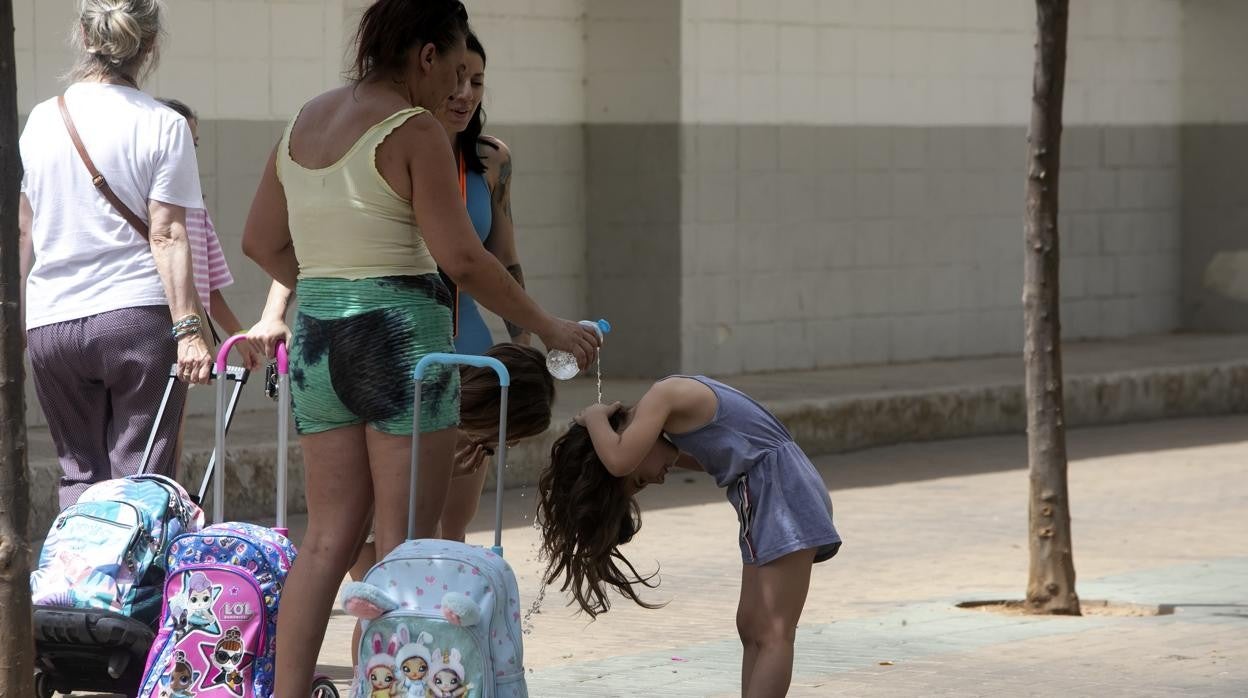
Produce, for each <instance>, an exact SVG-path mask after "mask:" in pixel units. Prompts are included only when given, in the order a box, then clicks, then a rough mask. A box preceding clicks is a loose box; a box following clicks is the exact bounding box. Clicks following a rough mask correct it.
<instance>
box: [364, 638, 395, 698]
mask: <svg viewBox="0 0 1248 698" xmlns="http://www.w3.org/2000/svg"><path fill="white" fill-rule="evenodd" d="M371 641H372V646H373V656H371V657H369V658H368V663H367V664H365V665H364V669H365V672H366V676H367V678H368V694H367V695H368V698H393V696H395V695H397V694H396V693H395V692H394V688H395V682H396V676H395V673H394V667H395V657H394V654H395V652H397V651H398V650H399V644H398V638H397V637H392V638H390V643H389V645H387V646H385V647H382V645H381V633H378V632H374V633H373V635H372V638H371Z"/></svg>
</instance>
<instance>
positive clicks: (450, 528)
mask: <svg viewBox="0 0 1248 698" xmlns="http://www.w3.org/2000/svg"><path fill="white" fill-rule="evenodd" d="M489 466H490V464H489V463H486V464H485V465H483V466H481V467H480V468H478V469H477V472H475V473H473V474H472V475H466V476H464V477H457V478H455V479H454V480H451V492H450V494H448V495H447V497H446V506H445V507H443V508H442V537H443V538H445V539H447V540H457V541H460V542H461V543H462V542H463V540H464V537H465V536H466V535H467V534H468V524H470V523H472V517H473V516H476V514H477V506H478V505H479V504H480V503H481V490H482V489H484V488H485V475H486V470H487V469H488V468H489Z"/></svg>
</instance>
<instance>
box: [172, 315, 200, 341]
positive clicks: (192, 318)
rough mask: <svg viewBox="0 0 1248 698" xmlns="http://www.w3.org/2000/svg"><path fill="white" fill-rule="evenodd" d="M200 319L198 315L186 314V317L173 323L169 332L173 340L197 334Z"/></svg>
mask: <svg viewBox="0 0 1248 698" xmlns="http://www.w3.org/2000/svg"><path fill="white" fill-rule="evenodd" d="M199 328H200V319H199V316H198V315H187V316H186V317H184V318H182V319H181V320H178V321H177V322H175V323H173V329H172V330H171V333H172V334H173V338H174V339H175V340H180V339H183V338H184V337H191V336H194V335H197V334H199Z"/></svg>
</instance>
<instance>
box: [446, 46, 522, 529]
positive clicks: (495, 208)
mask: <svg viewBox="0 0 1248 698" xmlns="http://www.w3.org/2000/svg"><path fill="white" fill-rule="evenodd" d="M467 64H468V75H469V85H468V89H466V90H461V91H460V92H459V93H458V94H455V95H452V96H451V98H450V99H449V100H447V103H446V105H445V107H444V108H442V109H439V110H438V111H437V113H436V115H437V117H438V121H440V122H441V123H442V125H443V126H444V127H445V128H446V132H447V133H448V134H449V135H450V136H451V140H452V141H453V143H454V150H455V157H456V160H457V161H458V162H459V172H460V182H461V185H460V187H461V189H460V191H461V192H462V193H463V196H464V199H465V202H466V203H467V206H468V217H469V218H471V219H472V227H473V228H475V229H476V231H477V236H478V237H480V238H481V243H482V244H483V245H485V249H486V250H488V251H489V252H490V253H492V254H493V255H494V256H495V257H497V258H498V261H499V262H500V263H501V264H502V265H503V266H504V267H506V268H507V271H509V272H511V275H512V276H513V277H515V279H516V281H517V282H518V283H519V284H520V285H521V286H524V272H523V271H522V270H521V268H520V256H519V255H518V254H517V253H516V233H515V226H514V225H513V223H512V218H511V153H510V152H509V151H508V150H507V146H506V145H504V144H503V142H502V141H500V140H498V139H497V138H494V137H492V136H486V135H483V134H482V130H483V129H484V127H485V110H484V109H483V108H482V106H481V99H482V97H483V96H484V94H485V48H484V47H483V46H482V45H481V41H480V40H479V39H478V38H477V37H476V35H474V34H471V33H470V34H469V35H468V54H467ZM458 299H459V313H458V323H457V332H456V334H455V351H456V352H458V353H460V354H484V353H485V351H486V350H487V349H489V348H490V347H491V346H492V345H493V344H494V339H493V338H492V337H491V336H490V330H489V328H488V327H486V325H485V320H484V319H483V318H482V317H481V311H480V310H479V309H478V308H477V304H476V302H475V301H473V299H472V297H471V296H469V295H468V294H466V293H463V292H462V291H460V292H459V293H458ZM507 334H508V335H510V339H511V341H512V342H515V343H517V344H525V345H527V344H528V343H529V333H528V332H526V331H525V330H524V329H523V328H520V327H516V326H515V325H512V324H510V323H507ZM465 448H471V449H476V450H480V451H483V452H484V451H487V450H489V445H488V444H459V446H458V447H457V449H456V450H457V451H462V450H464V449H465ZM478 455H484V454H483V453H482V454H478ZM478 460H479V459H478ZM487 470H488V469H487V468H477V469H476V471H475V472H473V473H472V474H471V475H465V476H463V477H457V478H455V479H454V480H452V481H451V489H450V492H449V493H448V495H447V498H446V505H445V506H444V507H443V508H442V529H441V537H442V538H446V539H448V540H459V541H462V540H463V539H464V534H465V532H466V529H467V527H468V524H469V522H471V521H472V517H473V515H474V514H476V512H477V503H478V501H479V500H480V498H481V489H482V487H483V486H484V484H485V474H486V471H487Z"/></svg>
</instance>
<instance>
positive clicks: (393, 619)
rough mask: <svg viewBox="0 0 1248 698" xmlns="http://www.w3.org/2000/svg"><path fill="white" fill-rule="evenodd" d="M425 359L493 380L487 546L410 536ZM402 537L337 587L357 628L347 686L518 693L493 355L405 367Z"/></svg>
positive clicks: (442, 695)
mask: <svg viewBox="0 0 1248 698" xmlns="http://www.w3.org/2000/svg"><path fill="white" fill-rule="evenodd" d="M433 364H451V365H456V364H466V365H470V366H480V367H488V368H492V369H494V371H495V372H496V373H497V374H498V378H499V385H500V387H501V395H500V398H499V400H500V404H499V427H498V435H499V436H498V438H499V442H498V450H497V456H498V466H497V467H498V477H497V480H496V485H495V487H496V496H495V510H494V546H493V547H492V548H482V547H478V546H475V545H467V544H465V543H458V542H455V541H445V540H412V536H413V535H414V532H415V531H414V529H415V524H416V512H415V505H416V481H417V478H416V473H417V469H418V467H419V466H418V462H417V461H418V457H419V453H420V441H419V440H420V428H419V426H420V385H421V379H422V377H423V376H424V372H425V370H426V368H427V367H429V366H431V365H433ZM414 378H415V384H416V388H415V402H414V404H415V415H414V416H413V418H412V441H413V443H412V471H411V490H410V500H409V508H408V532H407V535H408V540H407V542H405V543H403V544H402V545H400V546H399V547H397V548H395V549H394V550H393V551H392V552H391V553H390V554H389V555H387V556H386V557H385V559H383V560H382V561H381V562H379V563H377V564H376V565H375V566H374V567H373V568H372V569H371V570H369V572H368V574H367V575H366V576H365V577H364V580H363V581H361V582H353V583H351V584H348V585H347V586H346V587H345V588H344V589H343V594H342V596H343V606H344V607H345V608H346V610H347V611H348V612H349V613H351V614H352V615H354V616H356V617H358V618H360V619H361V621H362V623H363V633H362V636H361V640H360V647H359V665H358V668H357V670H356V675H355V679H354V681H353V689H354V693H353V695H356V696H378V695H385V696H394V697H395V698H400V697H401V698H415V697H417V696H419V697H420V698H426V697H427V696H433V697H434V698H449V697H450V696H454V697H455V698H520V697H524V696H527V695H528V688H527V686H526V683H525V677H524V648H523V636H522V634H521V629H520V594H519V591H518V589H517V586H516V575H515V574H514V573H513V572H512V570H511V566H510V565H508V564H507V562H506V561H505V560H503V557H502V554H503V550H502V531H503V528H502V523H503V518H502V504H503V469H504V460H505V457H506V453H507V448H506V443H507V389H508V386H509V384H510V382H511V379H510V377H509V375H508V373H507V369H506V367H504V366H503V364H502V363H501V362H499V361H498V360H497V359H493V358H490V357H484V356H462V355H456V354H429V355H427V356H425V357H424V358H422V359H421V360H420V361H419V362H418V363H417V365H416V369H415V376H414Z"/></svg>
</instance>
